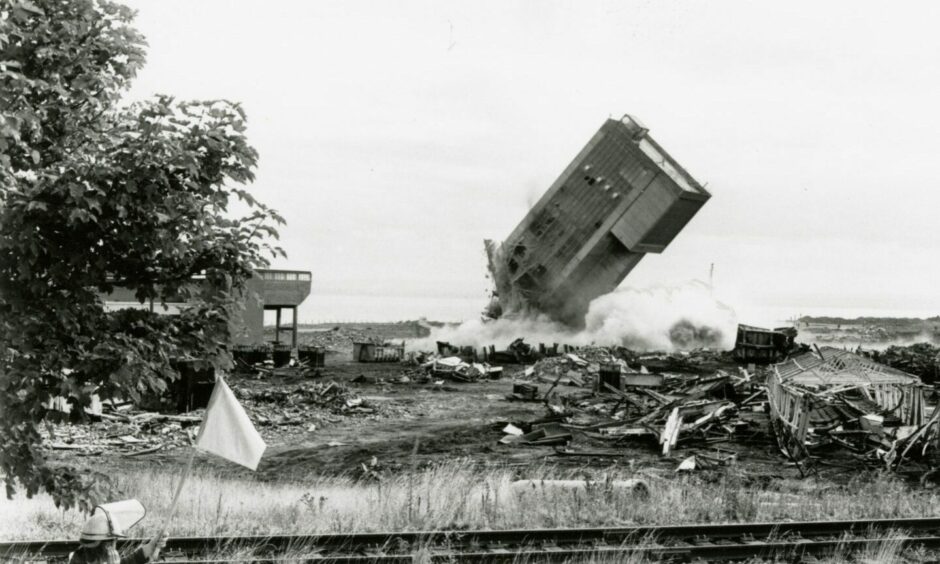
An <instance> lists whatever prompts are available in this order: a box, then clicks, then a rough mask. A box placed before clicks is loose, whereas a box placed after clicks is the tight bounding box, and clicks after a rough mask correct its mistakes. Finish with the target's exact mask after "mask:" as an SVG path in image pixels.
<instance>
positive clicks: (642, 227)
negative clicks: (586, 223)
mask: <svg viewBox="0 0 940 564" xmlns="http://www.w3.org/2000/svg"><path fill="white" fill-rule="evenodd" d="M677 198H678V195H677V194H676V191H675V188H674V184H673V182H672V181H671V180H670V179H669V178H668V177H666V175H664V174H659V175H657V176H656V177H655V178H654V179H653V181H652V182H650V184H649V186H647V188H646V189H645V190H644V191H643V193H642V194H640V196H639V197H638V198H637V199H636V201H635V202H634V203H633V205H632V206H630V208H629V209H627V211H626V212H625V213H624V214H623V216H621V217H620V219H619V220H618V221H617V223H615V224H614V227H613V229H611V233H613V234H614V236H615V237H617V239H619V240H620V242H621V243H623V244H624V246H625V247H627V248H628V249H630V250H635V248H636V246H637V245H638V244H639V243H640V241H642V240H643V237H645V236H646V234H647V233H649V231H650V230H651V229H653V227H654V226H655V225H656V223H657V222H659V221H660V219H661V218H662V217H663V215H664V214H665V213H666V212H667V211H668V210H669V208H670V207H671V206H672V204H673V203H675V201H676V199H677Z"/></svg>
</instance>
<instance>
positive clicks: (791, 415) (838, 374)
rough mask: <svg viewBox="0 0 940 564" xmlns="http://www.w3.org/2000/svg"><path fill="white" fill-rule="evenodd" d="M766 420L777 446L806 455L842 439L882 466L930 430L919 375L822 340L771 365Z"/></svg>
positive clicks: (931, 434) (800, 457) (933, 421)
mask: <svg viewBox="0 0 940 564" xmlns="http://www.w3.org/2000/svg"><path fill="white" fill-rule="evenodd" d="M767 396H768V400H769V402H768V403H769V406H770V416H771V424H772V426H773V429H774V434H775V435H776V437H777V441H778V443H779V445H780V447H781V449H782V450H783V451H784V453H785V454H786V455H787V456H788V457H789V458H791V459H793V460H796V461H808V460H811V459H812V458H813V454H814V453H821V452H828V451H830V450H831V449H832V448H833V447H837V446H841V447H844V448H845V449H847V450H848V451H849V452H852V453H855V454H856V455H858V456H860V458H861V459H862V460H868V461H869V462H874V463H878V464H886V465H888V466H889V467H890V466H892V465H894V466H897V465H898V464H900V462H901V460H903V459H904V458H905V456H907V455H908V453H909V452H910V450H911V448H912V447H913V446H914V445H922V446H923V448H922V449H921V448H917V449H916V451H917V454H918V455H923V454H924V452H925V451H926V448H927V443H926V441H928V440H931V439H935V438H936V436H935V435H936V430H937V425H938V423H937V414H940V411H937V412H935V413H934V415H933V417H931V418H930V420H929V421H928V418H927V412H926V409H925V407H926V406H925V402H924V387H923V385H922V384H921V381H920V379H919V378H917V377H915V376H911V375H910V374H907V373H905V372H901V371H900V370H896V369H894V368H890V367H888V366H884V365H881V364H878V363H876V362H873V361H871V360H869V359H867V358H865V357H863V356H860V355H857V354H853V353H851V352H848V351H844V350H840V349H835V348H831V347H823V348H821V349H817V350H816V352H807V353H804V354H800V355H797V356H794V357H791V358H789V359H788V360H786V361H785V362H782V363H780V364H777V365H774V367H773V371H772V372H771V373H770V374H769V376H768V378H767Z"/></svg>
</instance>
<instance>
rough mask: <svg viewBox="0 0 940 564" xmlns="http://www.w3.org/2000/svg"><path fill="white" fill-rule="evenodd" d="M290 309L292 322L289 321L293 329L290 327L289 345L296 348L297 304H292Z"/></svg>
mask: <svg viewBox="0 0 940 564" xmlns="http://www.w3.org/2000/svg"><path fill="white" fill-rule="evenodd" d="M291 309H292V310H293V317H292V322H291V326H292V327H293V329H291V336H290V339H291V344H290V347H291V348H292V349H296V348H297V306H294V307H292V308H291Z"/></svg>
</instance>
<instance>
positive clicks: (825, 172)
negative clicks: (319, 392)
mask: <svg viewBox="0 0 940 564" xmlns="http://www.w3.org/2000/svg"><path fill="white" fill-rule="evenodd" d="M129 3H130V5H131V6H132V7H134V8H136V9H138V10H139V16H138V20H137V26H138V27H139V28H140V29H141V30H142V31H143V32H144V34H145V35H146V36H147V38H148V40H149V43H150V48H149V57H148V63H147V66H146V67H145V68H144V70H143V71H142V73H141V74H140V75H139V78H138V80H137V83H136V85H135V87H134V90H133V92H132V96H133V97H135V98H137V97H143V96H148V95H150V94H152V93H157V92H161V93H169V94H173V95H176V96H178V97H180V98H194V99H198V98H202V99H213V98H227V99H231V100H236V101H240V102H242V103H243V104H244V106H245V109H246V111H247V113H248V118H249V130H248V134H249V139H250V141H251V142H252V144H253V145H254V146H255V147H256V148H257V149H258V151H259V152H260V154H261V159H260V167H259V169H258V171H257V172H258V175H257V181H256V182H255V184H254V188H253V189H254V191H255V193H256V194H257V196H258V197H259V199H261V200H262V201H264V202H266V203H268V204H269V205H271V206H273V207H275V208H277V209H278V210H279V211H280V212H282V214H283V215H284V216H285V217H286V219H287V221H288V224H287V226H286V227H285V228H284V229H282V239H281V243H282V245H283V246H284V248H285V249H286V250H287V252H288V254H289V258H288V260H286V261H281V262H280V263H279V264H277V265H276V266H279V267H285V268H299V269H309V270H311V271H312V272H313V276H314V286H315V288H316V290H315V291H317V292H326V293H329V292H339V291H342V292H347V293H357V294H358V293H373V294H383V295H398V296H401V295H415V296H429V295H433V296H463V297H468V296H470V297H475V296H482V295H483V293H484V289H485V288H486V287H487V286H486V280H485V279H484V258H483V251H482V240H483V239H484V238H495V239H502V238H504V237H505V236H507V235H508V234H509V232H510V231H511V230H512V229H513V227H515V225H516V224H517V223H518V222H519V221H520V220H521V219H522V217H523V215H524V214H525V212H526V210H527V208H528V206H529V205H530V204H531V203H533V202H534V201H535V200H536V199H537V198H538V197H539V196H540V195H541V193H542V192H543V191H544V190H545V189H547V188H548V186H549V185H550V184H551V182H552V181H553V180H554V179H555V177H556V176H557V175H558V174H559V173H560V172H561V171H562V169H563V168H564V167H565V166H566V165H567V164H568V162H569V161H570V160H571V159H572V158H573V157H574V156H575V154H576V153H577V152H578V151H579V150H580V149H581V147H582V146H583V145H584V144H585V143H586V142H587V141H588V139H589V138H590V136H591V135H592V134H593V133H594V132H595V131H596V130H597V128H598V127H599V126H600V125H601V124H602V123H603V121H604V120H605V119H606V118H607V117H608V116H615V117H619V116H620V115H621V114H623V113H630V114H633V115H636V116H637V117H638V118H639V119H640V120H642V121H643V122H644V123H645V124H646V125H647V126H648V127H649V128H650V133H651V135H652V136H653V137H654V138H655V139H656V140H657V141H658V142H659V143H660V144H662V145H663V146H664V147H665V148H666V149H667V150H668V151H669V152H670V153H671V154H672V155H673V156H674V157H675V158H676V159H677V160H678V161H679V162H680V163H681V164H682V165H683V166H684V167H685V168H686V169H687V170H688V171H689V172H690V173H691V174H692V175H693V176H695V177H696V178H697V179H698V180H699V181H700V182H702V183H705V182H707V183H708V185H707V187H708V189H709V190H710V191H711V192H712V194H713V197H712V200H711V201H710V202H708V203H707V204H706V205H705V207H704V208H703V209H702V211H701V212H699V214H698V215H697V216H696V217H695V218H694V219H693V220H692V222H691V223H690V224H689V225H688V227H687V228H686V229H685V230H684V231H683V232H682V233H681V234H680V235H679V236H678V237H677V238H676V240H675V241H674V242H673V244H672V245H671V246H670V247H669V248H667V249H666V251H665V252H664V253H663V254H662V255H650V256H647V257H646V258H645V259H644V260H643V261H642V262H641V263H640V265H639V266H638V267H637V268H636V270H634V272H633V273H632V274H631V276H630V277H628V278H627V281H626V282H625V284H627V285H631V286H649V285H655V284H670V283H673V282H676V281H679V282H681V281H685V280H688V279H690V278H699V279H703V280H704V279H707V276H708V266H709V264H710V263H712V262H714V263H715V265H716V278H715V281H716V286H717V288H718V290H719V294H720V295H721V296H722V297H723V298H724V299H726V300H728V301H729V302H730V303H731V304H732V305H738V306H746V305H757V306H785V307H788V308H793V312H794V313H796V312H797V311H801V312H804V313H805V312H817V313H822V312H826V311H832V310H833V309H834V308H861V309H865V310H871V309H876V308H883V309H885V310H891V311H901V312H910V313H912V314H914V313H918V314H922V315H926V314H935V313H938V312H940V288H938V273H940V268H938V265H937V264H938V258H940V238H938V235H937V230H936V227H937V217H938V212H940V195H938V188H940V186H938V177H940V158H938V154H940V110H938V107H940V32H938V22H940V17H938V16H940V4H936V3H920V4H915V3H910V4H908V3H905V4H900V3H895V4H891V5H890V6H889V5H888V4H886V3H878V4H875V3H862V2H841V3H835V2H825V3H823V2H792V1H787V2H779V3H775V4H773V5H770V4H768V3H761V2H694V3H693V2H684V3H672V2H654V1H646V2H611V3H603V2H574V1H571V2H502V1H500V2H491V3H481V2H463V3H456V2H440V1H434V2H378V1H377V2H349V1H342V2H340V1H336V2H313V1H291V2H288V1H277V2H275V1H266V2H262V1H247V0H238V1H230V2H225V1H216V0H198V1H193V0H159V1H158V0H146V1H145V0H136V1H132V2H129Z"/></svg>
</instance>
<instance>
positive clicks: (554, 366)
mask: <svg viewBox="0 0 940 564" xmlns="http://www.w3.org/2000/svg"><path fill="white" fill-rule="evenodd" d="M721 362H725V366H726V367H727V366H728V365H727V359H726V358H725V357H724V355H722V354H719V353H712V352H709V351H696V352H693V353H684V354H649V355H636V354H633V353H632V352H630V351H627V350H625V349H620V350H618V349H607V348H603V347H590V348H582V349H579V350H578V352H577V354H575V353H566V354H564V355H561V356H558V357H553V358H544V359H542V360H539V361H538V362H537V363H536V364H535V365H533V366H531V367H528V368H526V369H525V370H522V371H520V372H519V373H518V374H516V379H517V380H519V381H520V382H531V381H537V382H542V383H547V384H551V387H550V388H549V389H548V390H547V391H546V392H545V393H544V394H540V395H538V396H536V397H534V398H531V399H533V400H535V401H543V402H545V404H546V407H547V408H548V410H549V416H548V417H546V418H544V419H542V420H539V421H530V422H514V424H511V425H507V426H506V427H504V428H503V429H502V430H503V431H504V433H506V435H505V436H504V438H503V439H502V440H501V442H502V443H503V444H513V445H556V446H561V445H567V447H566V448H565V449H563V450H559V451H558V454H560V455H564V456H586V455H607V456H619V455H620V451H618V450H616V449H614V450H610V451H606V452H604V453H598V452H596V451H590V452H587V451H583V450H572V449H571V448H570V446H571V443H572V442H573V441H576V440H578V438H579V437H583V438H584V439H588V440H593V441H604V442H608V443H610V444H611V445H612V446H618V445H622V444H624V442H625V441H645V442H647V443H650V444H655V445H657V446H656V448H657V449H658V450H660V451H661V452H662V454H663V455H669V454H670V453H671V452H672V451H673V450H674V449H675V448H677V447H680V446H692V447H695V446H705V447H708V449H709V452H703V453H696V454H695V455H693V457H691V458H689V459H686V460H685V461H683V463H682V468H681V469H682V470H691V469H695V468H701V467H710V466H716V465H719V464H726V463H729V462H730V461H732V460H733V458H734V455H733V453H731V454H728V453H724V454H722V453H717V451H716V449H715V447H714V444H715V443H719V442H726V441H731V440H737V439H741V440H747V439H749V438H751V437H753V436H754V435H755V434H756V433H757V432H759V429H758V428H759V422H758V421H755V420H754V418H752V417H749V416H748V415H749V414H754V413H755V412H756V413H758V414H760V413H763V412H764V411H765V408H764V406H765V404H766V395H765V394H764V391H763V388H762V387H761V382H760V381H759V380H758V379H757V378H756V377H755V376H754V375H752V374H750V373H748V372H747V371H746V370H742V369H738V370H737V372H734V371H725V370H714V371H712V372H711V373H709V374H698V373H697V372H705V367H706V366H712V365H717V364H718V363H721ZM646 363H649V364H651V365H654V366H655V367H656V369H657V371H658V372H652V371H651V370H648V369H647V367H646ZM690 367H691V368H692V370H689V368H690ZM662 368H681V369H682V372H683V373H667V372H663V371H660V370H661V369H662ZM558 385H569V386H578V387H582V388H585V389H584V390H583V391H581V392H579V393H575V394H566V395H564V396H560V397H559V396H558V395H553V394H552V392H553V390H555V388H556V386H558ZM509 399H520V400H521V399H526V398H525V394H523V393H522V390H518V391H517V390H515V389H514V393H513V394H511V395H510V397H509ZM758 419H759V418H758Z"/></svg>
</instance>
